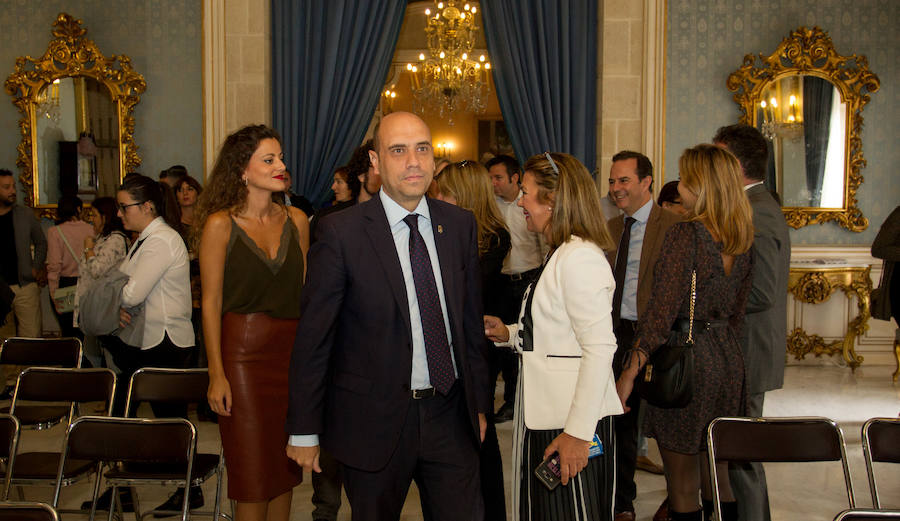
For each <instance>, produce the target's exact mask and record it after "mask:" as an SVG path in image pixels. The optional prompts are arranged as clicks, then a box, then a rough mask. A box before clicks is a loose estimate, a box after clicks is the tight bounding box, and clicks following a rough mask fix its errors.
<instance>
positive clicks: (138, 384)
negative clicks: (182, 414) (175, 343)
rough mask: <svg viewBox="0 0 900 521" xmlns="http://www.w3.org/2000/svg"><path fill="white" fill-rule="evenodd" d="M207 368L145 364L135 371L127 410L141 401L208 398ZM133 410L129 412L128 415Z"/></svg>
mask: <svg viewBox="0 0 900 521" xmlns="http://www.w3.org/2000/svg"><path fill="white" fill-rule="evenodd" d="M208 389H209V371H208V370H207V369H169V368H160V367H144V368H142V369H138V370H137V371H135V372H134V375H132V377H131V382H130V384H129V386H128V399H127V400H126V408H125V410H126V411H131V410H132V409H133V407H132V405H133V404H137V403H140V402H145V401H146V402H179V403H194V402H206V392H207V390H208ZM128 415H129V413H128V412H126V416H128Z"/></svg>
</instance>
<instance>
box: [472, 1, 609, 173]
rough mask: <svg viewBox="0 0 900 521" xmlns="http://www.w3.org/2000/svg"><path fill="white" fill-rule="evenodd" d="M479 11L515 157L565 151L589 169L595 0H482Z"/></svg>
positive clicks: (593, 143) (594, 87) (594, 85)
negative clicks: (550, 0) (549, 0)
mask: <svg viewBox="0 0 900 521" xmlns="http://www.w3.org/2000/svg"><path fill="white" fill-rule="evenodd" d="M481 11H482V19H483V21H484V36H485V39H486V40H487V47H488V52H489V53H490V55H491V65H492V66H493V71H494V83H495V85H496V87H497V97H498V98H499V100H500V110H501V111H502V112H503V119H504V121H505V123H506V129H507V131H508V133H509V136H510V139H511V140H512V144H513V148H514V149H515V151H516V155H518V156H519V159H520V160H524V159H526V158H527V157H529V156H531V155H534V154H538V153H541V152H544V151H553V152H567V153H569V154H572V155H573V156H575V157H577V158H578V159H580V160H581V162H582V163H584V165H585V166H586V167H587V168H588V171H590V172H593V170H594V166H595V162H596V144H597V139H596V134H597V119H596V109H597V52H598V51H597V1H596V0H554V1H552V2H548V1H546V0H485V1H483V2H482V3H481Z"/></svg>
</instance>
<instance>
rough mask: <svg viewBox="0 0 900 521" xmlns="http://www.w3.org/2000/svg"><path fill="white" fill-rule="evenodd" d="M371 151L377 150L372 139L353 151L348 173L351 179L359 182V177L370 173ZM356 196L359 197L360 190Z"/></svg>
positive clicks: (348, 164) (348, 163)
mask: <svg viewBox="0 0 900 521" xmlns="http://www.w3.org/2000/svg"><path fill="white" fill-rule="evenodd" d="M369 150H375V146H374V145H373V144H372V140H371V139H370V140H368V141H366V142H365V143H363V144H362V145H360V146H359V147H357V148H356V150H354V151H353V155H352V156H350V161H348V162H347V171H348V176H349V177H352V178H354V179H357V180H358V179H359V176H361V175H363V174H365V173H367V172H368V171H369V167H370V166H371V165H372V162H371V160H370V159H369ZM356 195H359V191H358V190H357V192H356Z"/></svg>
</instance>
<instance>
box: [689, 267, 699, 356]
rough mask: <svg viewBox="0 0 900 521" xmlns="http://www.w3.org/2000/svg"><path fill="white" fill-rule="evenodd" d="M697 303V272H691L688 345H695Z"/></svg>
mask: <svg viewBox="0 0 900 521" xmlns="http://www.w3.org/2000/svg"><path fill="white" fill-rule="evenodd" d="M696 301H697V270H691V318H690V320H689V321H688V337H687V343H688V344H693V343H694V303H695V302H696Z"/></svg>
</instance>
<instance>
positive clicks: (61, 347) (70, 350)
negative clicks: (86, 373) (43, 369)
mask: <svg viewBox="0 0 900 521" xmlns="http://www.w3.org/2000/svg"><path fill="white" fill-rule="evenodd" d="M0 364H13V365H26V366H32V365H39V366H60V367H81V340H78V339H77V338H21V337H13V338H7V339H6V340H4V341H3V344H2V345H0Z"/></svg>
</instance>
